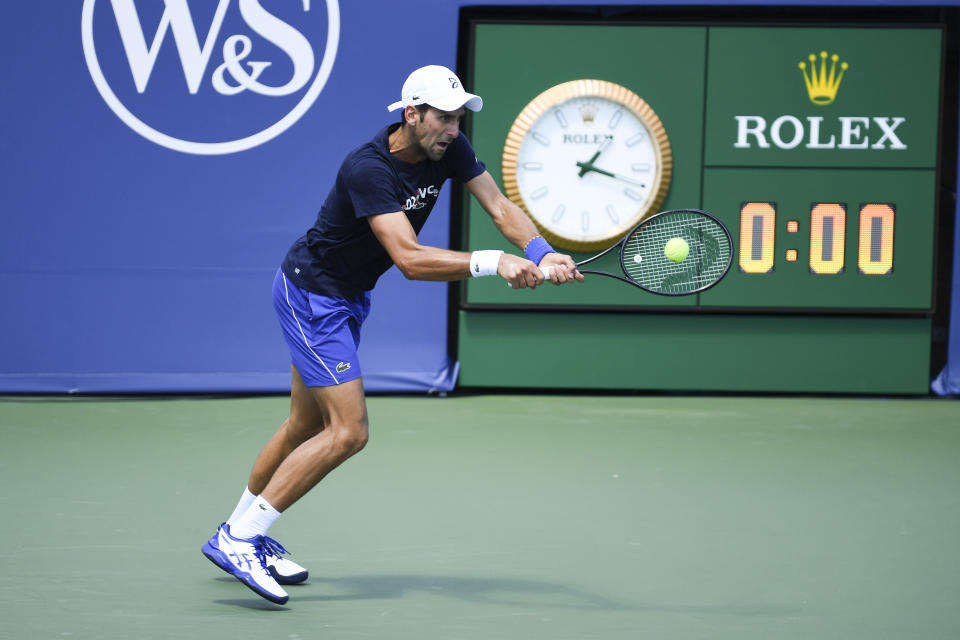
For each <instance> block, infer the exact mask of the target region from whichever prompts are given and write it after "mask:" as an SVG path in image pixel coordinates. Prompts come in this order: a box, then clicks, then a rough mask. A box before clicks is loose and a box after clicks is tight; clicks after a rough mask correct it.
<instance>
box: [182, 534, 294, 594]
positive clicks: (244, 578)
mask: <svg viewBox="0 0 960 640" xmlns="http://www.w3.org/2000/svg"><path fill="white" fill-rule="evenodd" d="M201 551H202V552H203V555H205V556H207V559H208V560H210V562H212V563H213V564H215V565H217V566H218V567H220V568H221V569H223V570H224V571H226V572H227V573H229V574H230V575H232V576H233V577H234V578H236V579H237V580H239V581H240V582H242V583H243V584H245V585H247V587H248V588H249V589H250V590H251V591H253V592H254V593H255V594H257V595H258V596H260V597H261V598H266V599H267V600H269V601H270V602H273V603H274V604H286V603H287V600H289V599H290V596H289V595H287V596H275V595H273V594H272V593H270V592H269V591H264V590H263V589H261V588H260V586H259V585H257V583H256V581H255V580H254V579H253V576H251V575H250V574H249V573H245V572H243V571H236V570H235V569H234V568H233V565H232V564H230V561H229V560H227V558H226V556H225V555H224V554H223V552H222V551H220V550H219V549H215V548H214V547H213V546H212V545H211V544H210V542H209V541H208V542H205V543H204V544H203V547H202V548H201Z"/></svg>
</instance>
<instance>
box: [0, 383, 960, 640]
mask: <svg viewBox="0 0 960 640" xmlns="http://www.w3.org/2000/svg"><path fill="white" fill-rule="evenodd" d="M369 406H370V417H371V440H370V444H369V445H368V447H367V449H365V450H364V451H363V452H361V453H360V454H359V455H358V456H357V457H356V458H354V459H352V460H350V461H348V462H347V463H346V464H345V465H344V466H343V467H342V468H340V469H339V470H337V471H336V472H334V473H333V474H332V475H331V476H330V477H329V478H328V479H327V480H325V481H324V482H323V483H321V484H320V485H319V486H318V487H317V488H316V489H315V490H314V491H313V492H311V493H310V494H309V495H308V496H307V497H306V498H305V499H304V500H302V501H301V502H300V503H298V504H296V505H294V506H293V507H292V508H291V509H290V510H289V511H288V512H287V513H286V514H284V516H283V517H282V518H281V519H280V520H279V521H278V523H277V524H276V525H275V526H274V527H273V529H271V535H272V536H274V537H276V538H278V539H279V540H280V541H281V542H282V543H283V544H284V545H285V546H286V547H287V548H288V550H290V551H291V552H292V557H293V558H294V559H296V560H297V561H298V562H300V563H301V564H304V565H306V566H307V567H308V568H309V569H310V571H311V578H310V580H309V581H308V582H307V583H306V584H305V585H302V586H293V587H290V588H289V589H288V590H289V591H290V594H291V597H290V601H289V603H288V604H287V605H285V606H283V607H277V606H274V605H272V604H270V603H268V602H267V601H265V600H262V599H261V598H259V597H257V596H256V595H254V594H253V593H252V592H251V591H249V590H248V589H246V588H245V587H244V586H242V585H241V584H240V583H239V582H236V581H235V580H234V579H233V578H231V577H229V576H227V575H226V574H224V573H223V572H221V571H220V570H219V569H217V568H216V567H214V566H213V565H212V564H211V563H210V562H208V561H207V560H206V559H205V558H204V557H203V556H202V555H201V553H200V546H201V545H202V544H203V542H204V540H205V539H206V538H208V537H209V536H210V535H211V534H212V533H213V531H214V528H215V527H216V525H217V524H218V523H219V522H220V521H221V520H223V519H224V518H226V517H227V516H228V515H229V512H230V511H231V510H232V508H233V506H234V504H235V502H236V500H237V498H238V497H239V495H240V492H241V491H242V489H243V486H244V483H245V481H246V475H247V472H248V471H249V466H250V464H251V463H252V461H253V457H254V456H255V455H256V453H257V451H259V448H260V446H261V445H262V444H263V442H264V441H265V439H266V437H267V436H268V435H269V434H270V433H272V431H273V430H274V429H275V428H276V426H277V425H278V424H279V423H280V422H281V421H282V420H283V418H284V417H285V413H286V410H287V400H286V399H285V398H281V397H267V398H215V399H163V398H160V399H89V398H64V399H46V398H5V399H0V512H2V513H3V518H2V523H0V531H2V534H0V542H2V545H0V568H2V572H0V637H2V638H11V639H12V638H17V639H21V638H23V639H28V638H29V639H33V638H46V639H61V640H62V639H68V640H76V639H81V638H96V639H98V640H107V639H113V638H124V639H130V638H178V639H184V638H203V639H205V640H217V639H220V638H224V639H227V638H229V639H231V640H232V639H235V638H270V639H281V640H306V639H311V638H325V639H334V638H337V639H339V638H347V639H351V638H377V639H392V638H411V639H418V640H424V639H434V638H436V639H477V640H505V639H518V640H521V639H522V640H530V639H541V638H543V639H551V640H556V639H583V638H591V639H592V638H595V639H598V640H599V639H602V640H607V639H619V638H630V639H635V638H657V639H667V640H682V639H686V638H708V639H711V640H712V639H718V638H720V639H725V638H730V639H737V640H744V639H750V638H757V639H763V640H770V639H784V638H797V639H800V638H803V639H805V640H807V639H810V638H818V639H823V638H838V639H843V640H850V639H856V638H864V639H867V638H869V639H870V640H876V639H878V638H909V639H924V640H927V639H932V638H956V637H960V611H958V609H960V607H958V604H960V404H958V403H957V402H956V401H949V400H935V399H874V398H826V399H824V398H781V397H762V398H752V397H704V396H696V397H673V396H671V397H661V396H651V397H643V396H630V397H626V396H614V397H600V396H585V397H577V396H510V395H487V396H451V397H448V398H427V397H372V398H370V400H369Z"/></svg>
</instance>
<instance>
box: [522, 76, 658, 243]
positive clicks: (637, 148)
mask: <svg viewBox="0 0 960 640" xmlns="http://www.w3.org/2000/svg"><path fill="white" fill-rule="evenodd" d="M671 167H672V158H671V154H670V142H669V141H668V139H667V134H666V131H665V130H664V128H663V124H662V123H661V122H660V118H658V117H657V114H656V113H654V111H653V109H652V108H651V107H650V105H648V104H647V103H646V102H645V101H644V100H643V99H642V98H640V96H638V95H637V94H635V93H634V92H632V91H630V90H629V89H627V88H626V87H623V86H621V85H618V84H615V83H613V82H607V81H604V80H573V81H570V82H564V83H563V84H559V85H556V86H555V87H552V88H550V89H548V90H546V91H544V92H543V93H541V94H540V95H539V96H537V97H536V98H534V99H533V101H532V102H530V104H528V105H527V106H526V107H525V108H524V109H523V111H521V112H520V115H518V116H517V119H516V121H514V123H513V126H512V127H511V128H510V132H509V134H508V135H507V141H506V143H505V145H504V149H503V183H504V188H505V190H506V192H507V195H508V196H509V197H510V199H511V200H513V201H514V202H515V203H517V205H519V206H520V207H521V208H522V209H523V210H524V211H526V212H527V214H528V215H529V216H530V217H531V218H532V219H533V221H534V223H536V225H537V228H538V229H539V230H540V233H541V234H542V235H543V237H544V238H546V239H547V240H549V241H550V242H551V243H552V244H553V245H554V246H557V247H560V248H563V249H568V250H572V251H592V250H598V249H602V248H605V247H608V246H610V245H612V244H613V243H614V242H616V241H617V240H618V239H619V238H620V237H621V236H623V234H625V233H626V232H627V231H629V230H630V229H631V228H632V227H633V226H635V225H636V224H637V223H639V222H640V221H641V220H642V219H643V218H645V217H646V216H648V215H651V214H653V213H656V212H657V209H658V207H659V206H660V205H661V204H663V200H664V198H665V197H666V195H667V190H668V189H669V186H670V174H671Z"/></svg>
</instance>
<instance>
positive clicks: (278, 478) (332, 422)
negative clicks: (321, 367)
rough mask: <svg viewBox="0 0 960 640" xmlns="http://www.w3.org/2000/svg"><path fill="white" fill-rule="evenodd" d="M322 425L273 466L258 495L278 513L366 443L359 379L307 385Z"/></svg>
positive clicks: (364, 415) (364, 416)
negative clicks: (264, 486) (327, 384)
mask: <svg viewBox="0 0 960 640" xmlns="http://www.w3.org/2000/svg"><path fill="white" fill-rule="evenodd" d="M309 390H310V393H311V394H312V395H313V397H314V398H315V399H316V402H317V404H318V406H319V407H320V409H321V411H323V413H324V416H325V417H324V423H325V425H326V426H325V428H324V429H323V430H322V431H320V432H319V433H317V434H316V435H314V436H313V437H311V438H309V439H307V440H306V441H304V442H303V443H302V444H300V445H299V446H298V447H297V448H296V449H294V450H293V452H291V453H290V455H288V456H287V457H286V458H285V459H284V460H283V462H282V463H280V466H279V467H278V468H277V470H276V472H275V473H274V474H273V477H272V478H271V479H270V482H269V483H268V484H267V486H266V488H265V489H264V490H263V491H262V493H261V495H262V497H263V498H264V499H265V500H267V501H268V502H269V503H270V504H271V505H272V506H273V507H274V508H275V509H276V510H277V511H280V512H281V513H282V512H283V511H285V510H286V509H287V508H289V507H290V505H292V504H293V503H294V502H296V501H297V500H299V499H300V498H301V497H303V496H304V495H305V494H306V493H307V492H308V491H309V490H310V489H312V488H313V487H314V486H316V484H317V483H318V482H320V481H321V480H322V479H323V478H324V476H326V475H327V474H328V473H330V472H331V471H333V470H334V469H335V468H337V467H338V466H339V465H340V464H341V463H343V461H345V460H346V459H347V458H349V457H350V456H352V455H354V454H355V453H357V452H358V451H360V450H361V449H362V448H363V447H364V445H366V443H367V439H368V437H369V436H368V434H369V429H368V424H367V405H366V400H365V398H364V394H363V380H362V378H355V379H353V380H350V381H349V382H344V383H342V384H338V385H334V386H327V387H310V388H309Z"/></svg>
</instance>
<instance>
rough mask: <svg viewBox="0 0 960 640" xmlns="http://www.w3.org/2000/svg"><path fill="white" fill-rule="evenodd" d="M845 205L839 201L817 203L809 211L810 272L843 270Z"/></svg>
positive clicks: (824, 272)
mask: <svg viewBox="0 0 960 640" xmlns="http://www.w3.org/2000/svg"><path fill="white" fill-rule="evenodd" d="M846 225H847V207H846V205H844V204H839V203H823V202H821V203H818V204H815V205H814V206H813V209H812V210H811V211H810V272H811V273H817V274H836V273H842V272H843V246H844V241H845V238H846V233H845V230H846Z"/></svg>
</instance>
